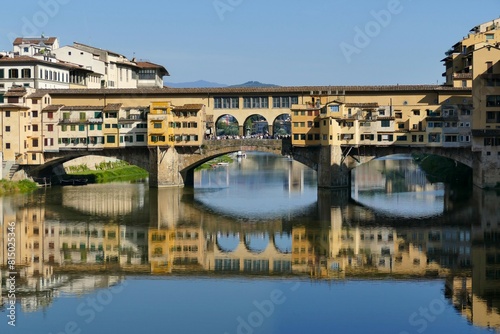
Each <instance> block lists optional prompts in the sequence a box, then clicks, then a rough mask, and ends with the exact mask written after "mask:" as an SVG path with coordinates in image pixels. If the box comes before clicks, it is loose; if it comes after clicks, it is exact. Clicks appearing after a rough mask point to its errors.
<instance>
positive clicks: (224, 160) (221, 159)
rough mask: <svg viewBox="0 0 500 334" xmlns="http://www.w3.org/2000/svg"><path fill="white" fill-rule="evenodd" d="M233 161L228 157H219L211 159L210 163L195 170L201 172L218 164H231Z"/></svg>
mask: <svg viewBox="0 0 500 334" xmlns="http://www.w3.org/2000/svg"><path fill="white" fill-rule="evenodd" d="M233 161H234V159H233V158H231V157H230V156H229V155H222V156H220V157H217V158H215V159H212V160H210V161H207V162H205V163H204V164H202V165H200V166H198V167H196V169H195V170H202V169H208V168H213V166H216V165H217V164H218V163H220V162H222V163H229V164H230V163H232V162H233Z"/></svg>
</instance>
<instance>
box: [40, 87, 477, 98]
mask: <svg viewBox="0 0 500 334" xmlns="http://www.w3.org/2000/svg"><path fill="white" fill-rule="evenodd" d="M43 91H47V92H48V93H49V94H53V95H74V94H87V95H102V94H106V95H124V96H127V95H133V96H134V95H135V96H140V95H175V94H203V95H224V94H246V93H251V94H255V93H260V94H264V93H267V94H276V95H283V94H303V95H306V94H310V92H311V91H312V92H314V94H313V95H318V94H317V92H319V91H321V92H322V93H323V94H327V93H328V92H331V94H332V95H336V92H338V93H339V95H340V94H342V93H343V92H346V93H352V92H408V91H410V92H411V91H429V92H439V91H443V92H447V91H456V92H464V93H470V92H471V88H470V87H451V86H440V85H393V86H288V87H287V86H283V87H279V86H278V87H217V88H171V87H163V88H122V89H120V88H115V89H113V88H105V89H46V90H43Z"/></svg>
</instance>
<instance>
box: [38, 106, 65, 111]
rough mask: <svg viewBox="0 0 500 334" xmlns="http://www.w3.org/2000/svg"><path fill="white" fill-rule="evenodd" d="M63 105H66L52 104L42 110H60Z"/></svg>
mask: <svg viewBox="0 0 500 334" xmlns="http://www.w3.org/2000/svg"><path fill="white" fill-rule="evenodd" d="M61 107H64V104H51V105H48V106H46V107H45V108H43V109H42V111H58V110H59V108H61Z"/></svg>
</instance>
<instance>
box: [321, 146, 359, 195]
mask: <svg viewBox="0 0 500 334" xmlns="http://www.w3.org/2000/svg"><path fill="white" fill-rule="evenodd" d="M350 186H351V171H350V169H349V168H348V167H347V166H346V165H345V163H344V155H343V153H342V147H341V146H340V145H338V146H337V145H330V146H322V147H321V148H320V151H319V162H318V187H320V188H346V187H350Z"/></svg>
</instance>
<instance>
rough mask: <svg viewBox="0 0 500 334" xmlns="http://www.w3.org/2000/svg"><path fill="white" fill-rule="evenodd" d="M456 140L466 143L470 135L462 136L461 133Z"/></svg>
mask: <svg viewBox="0 0 500 334" xmlns="http://www.w3.org/2000/svg"><path fill="white" fill-rule="evenodd" d="M458 140H459V141H460V142H463V143H468V142H470V136H464V135H461V136H460V137H459V138H458Z"/></svg>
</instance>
